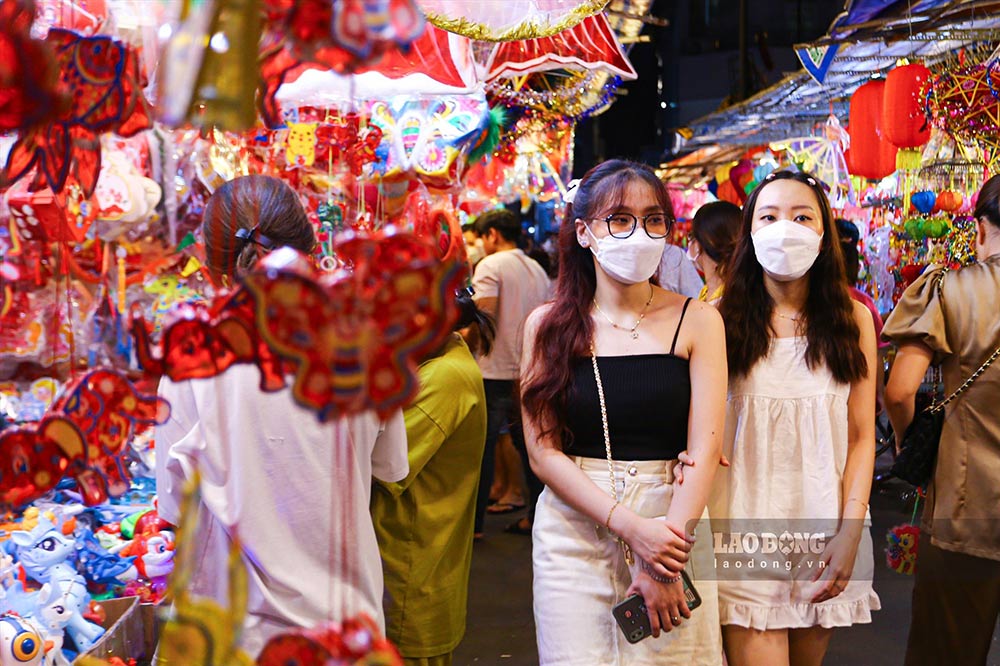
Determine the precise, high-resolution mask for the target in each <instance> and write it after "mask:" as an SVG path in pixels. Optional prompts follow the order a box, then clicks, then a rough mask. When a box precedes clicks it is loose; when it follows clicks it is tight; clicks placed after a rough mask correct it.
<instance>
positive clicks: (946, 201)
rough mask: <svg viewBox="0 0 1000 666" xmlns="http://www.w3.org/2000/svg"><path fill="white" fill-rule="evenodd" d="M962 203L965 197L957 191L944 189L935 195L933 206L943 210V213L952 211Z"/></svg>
mask: <svg viewBox="0 0 1000 666" xmlns="http://www.w3.org/2000/svg"><path fill="white" fill-rule="evenodd" d="M964 203H965V198H964V197H962V195H961V194H959V193H958V192H953V191H951V190H944V191H943V192H941V193H940V194H938V195H937V200H936V201H935V206H934V207H935V208H937V209H938V210H940V211H944V212H945V213H954V212H955V211H957V210H958V209H959V208H961V207H962V204H964Z"/></svg>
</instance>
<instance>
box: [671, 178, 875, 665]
mask: <svg viewBox="0 0 1000 666" xmlns="http://www.w3.org/2000/svg"><path fill="white" fill-rule="evenodd" d="M719 311H720V313H721V314H722V318H723V320H724V321H725V327H726V348H727V350H728V356H729V382H730V385H729V399H728V411H727V420H726V438H725V451H724V453H725V454H726V456H727V457H728V458H729V460H730V461H731V466H730V467H729V468H728V469H725V470H723V471H721V472H719V476H718V478H717V479H716V482H715V487H714V488H713V493H712V499H711V502H710V504H709V507H710V512H711V515H712V528H713V537H714V541H715V544H716V550H717V553H718V551H719V550H720V548H719V544H723V546H724V548H722V549H721V550H723V551H725V552H723V553H722V554H718V555H717V558H716V560H717V561H716V565H717V573H718V576H719V610H720V615H721V619H722V624H723V630H722V631H723V638H724V641H725V648H726V656H727V658H728V660H729V664H730V666H744V665H745V664H746V665H756V664H773V665H780V664H790V665H792V666H806V665H817V666H818V665H819V664H821V663H822V661H823V656H824V654H825V653H826V649H827V646H828V644H829V641H830V636H831V633H832V628H833V627H843V626H850V625H852V624H858V623H866V622H871V611H873V610H878V608H879V599H878V597H877V596H876V595H875V593H874V591H873V590H872V573H873V571H872V570H873V555H872V550H873V548H872V541H871V535H870V534H869V530H868V527H867V521H868V520H869V517H868V495H869V491H870V489H871V481H872V469H873V465H874V454H875V380H874V377H875V373H874V369H875V335H874V330H875V329H874V327H873V326H872V318H871V314H870V313H869V312H868V310H867V309H866V308H865V307H864V306H863V305H861V304H860V303H856V302H854V301H852V300H851V297H850V294H849V292H848V288H847V284H846V280H845V277H844V260H843V257H842V254H841V250H840V241H839V238H838V236H837V230H836V227H835V226H834V220H833V214H832V212H831V210H830V204H829V202H828V200H827V198H826V194H825V193H824V191H823V189H822V187H821V186H820V184H819V182H818V181H817V180H816V179H815V178H813V177H812V176H809V175H808V174H803V173H796V172H790V171H783V172H777V173H774V174H771V175H770V176H768V177H767V179H766V180H765V181H764V182H763V183H761V184H760V185H759V186H758V187H757V189H755V190H754V191H753V192H752V193H751V194H750V197H749V198H748V199H747V202H746V204H745V205H744V207H743V226H742V234H741V235H740V239H739V242H738V244H737V247H736V252H735V255H734V256H733V260H732V267H731V269H730V270H729V272H728V275H727V279H726V286H725V290H724V293H723V296H722V302H721V304H720V307H719ZM689 471H690V470H689V469H685V471H684V474H685V477H686V476H687V474H688V473H689ZM684 483H685V485H686V484H687V480H686V479H685V481H684ZM745 535H753V537H752V538H751V539H749V540H748V539H747V538H745ZM769 535H774V537H775V538H774V545H775V546H776V548H775V549H774V550H772V551H771V552H770V553H768V552H765V551H766V550H767V549H764V548H760V549H759V550H753V549H752V548H750V547H752V546H753V545H754V543H755V541H754V538H755V539H757V541H756V543H758V544H760V543H762V542H763V540H764V539H766V538H768V536H769ZM786 535H787V536H786ZM734 540H738V542H739V544H740V545H743V546H748V547H747V548H744V551H745V552H743V553H739V552H737V550H738V549H736V550H734V549H731V548H730V546H732V545H733V544H734ZM751 551H753V553H752V554H753V555H756V554H758V553H759V555H760V556H759V557H757V556H752V557H751ZM741 561H742V562H743V565H744V566H743V567H742V569H739V568H737V567H736V564H737V562H741ZM750 561H752V562H753V563H754V565H755V570H754V571H751V570H750V569H748V568H747V567H746V563H747V562H750ZM761 563H764V564H765V565H766V568H761V566H760V565H761ZM729 565H731V566H729ZM727 566H729V568H728V569H727V568H726V567H727Z"/></svg>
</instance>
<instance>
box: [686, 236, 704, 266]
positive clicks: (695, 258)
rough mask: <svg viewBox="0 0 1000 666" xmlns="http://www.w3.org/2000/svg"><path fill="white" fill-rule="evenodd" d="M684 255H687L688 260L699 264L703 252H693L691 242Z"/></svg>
mask: <svg viewBox="0 0 1000 666" xmlns="http://www.w3.org/2000/svg"><path fill="white" fill-rule="evenodd" d="M684 256H685V257H687V258H688V261H690V262H691V263H692V264H695V265H697V263H698V257H700V256H701V252H698V254H691V243H690V242H689V243H688V246H687V249H685V250H684Z"/></svg>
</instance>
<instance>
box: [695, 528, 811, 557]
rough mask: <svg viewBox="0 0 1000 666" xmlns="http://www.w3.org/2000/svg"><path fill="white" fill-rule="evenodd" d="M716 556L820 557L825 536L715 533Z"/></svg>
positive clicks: (795, 533)
mask: <svg viewBox="0 0 1000 666" xmlns="http://www.w3.org/2000/svg"><path fill="white" fill-rule="evenodd" d="M712 538H713V542H714V543H713V545H714V548H715V553H716V555H774V554H776V553H781V554H782V555H792V554H797V555H808V554H811V555H820V554H822V553H823V550H824V549H825V548H826V539H827V536H826V535H825V534H813V533H810V532H788V531H785V532H782V533H781V534H774V533H773V532H715V533H714V534H713V535H712Z"/></svg>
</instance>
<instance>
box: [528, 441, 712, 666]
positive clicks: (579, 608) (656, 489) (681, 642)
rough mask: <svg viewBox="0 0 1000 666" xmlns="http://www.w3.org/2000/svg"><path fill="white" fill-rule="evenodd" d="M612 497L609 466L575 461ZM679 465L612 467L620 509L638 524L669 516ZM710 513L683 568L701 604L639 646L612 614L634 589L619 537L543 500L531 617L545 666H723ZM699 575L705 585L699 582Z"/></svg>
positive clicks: (551, 496) (551, 497)
mask: <svg viewBox="0 0 1000 666" xmlns="http://www.w3.org/2000/svg"><path fill="white" fill-rule="evenodd" d="M572 459H573V460H574V461H575V462H576V464H577V465H579V466H580V468H581V469H582V470H583V471H584V472H585V473H586V474H587V476H589V477H590V478H591V479H592V480H593V481H594V483H595V484H597V486H598V487H599V488H601V489H602V490H604V491H605V492H610V482H609V480H608V461H607V460H601V459H597V458H580V457H574V458H572ZM675 462H676V461H665V460H651V461H650V460H646V461H637V462H624V461H615V476H616V478H617V480H618V492H619V495H620V496H621V497H622V498H623V499H622V504H624V505H625V506H627V507H628V508H630V509H631V510H632V511H635V512H636V513H637V514H639V515H640V516H644V517H647V518H655V517H660V516H665V515H666V513H667V508H668V507H669V506H670V498H671V497H672V495H673V486H672V485H671V483H672V482H673V474H672V468H673V464H674V463H675ZM707 516H708V515H707V512H706V514H705V516H703V518H702V523H701V524H703V525H704V526H703V527H701V528H699V530H698V536H699V537H701V538H699V539H698V541H697V542H696V543H695V546H694V549H693V551H692V558H691V560H690V561H689V562H688V564H687V567H686V568H685V570H686V572H687V574H688V576H690V577H691V580H692V582H693V584H694V587H695V589H696V590H697V591H698V593H699V594H700V595H701V599H702V604H701V606H700V607H699V608H697V609H696V610H694V611H692V613H691V619H689V620H685V621H684V622H683V623H682V624H681V626H680V627H678V628H676V629H674V630H673V631H671V632H670V633H669V634H668V633H661V634H660V637H659V638H652V637H650V638H646V639H643V640H642V641H640V642H638V643H636V644H634V645H633V644H630V643H629V642H628V641H627V640H625V636H624V635H623V634H622V632H621V629H619V628H618V625H617V623H616V622H615V620H614V618H613V617H612V616H611V608H612V607H613V606H614V605H615V604H617V603H618V602H620V601H622V600H623V599H624V598H625V591H626V590H627V589H628V587H629V585H630V584H631V577H630V575H629V569H628V566H627V565H626V563H625V558H624V557H623V556H622V552H621V548H620V547H619V545H618V540H617V538H616V537H614V536H612V535H610V534H609V533H608V531H607V530H606V529H605V528H604V526H603V525H602V526H597V525H595V524H594V521H592V520H591V519H589V518H587V517H586V516H584V515H583V514H581V513H579V512H578V511H576V510H574V509H572V508H570V507H569V506H568V505H567V504H566V503H565V502H563V501H562V500H561V499H560V498H559V497H557V496H556V495H555V493H553V492H552V491H551V490H549V489H547V488H546V489H545V491H544V492H543V493H542V495H541V497H540V498H539V500H538V508H537V510H536V514H535V522H534V528H533V530H532V539H533V546H534V549H533V556H532V560H533V564H534V611H535V627H536V631H537V635H538V658H539V663H540V664H541V666H645V665H646V664H649V665H650V666H652V665H655V666H664V665H669V664H681V665H683V666H700V665H701V664H712V665H717V664H720V663H721V662H722V635H721V631H720V627H719V605H718V592H717V587H716V582H715V576H714V562H713V559H712V557H713V556H712V543H711V542H712V535H711V531H710V529H709V526H708V520H707ZM699 572H702V573H703V575H704V578H703V579H702V578H700V577H699Z"/></svg>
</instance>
